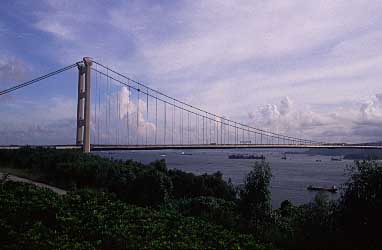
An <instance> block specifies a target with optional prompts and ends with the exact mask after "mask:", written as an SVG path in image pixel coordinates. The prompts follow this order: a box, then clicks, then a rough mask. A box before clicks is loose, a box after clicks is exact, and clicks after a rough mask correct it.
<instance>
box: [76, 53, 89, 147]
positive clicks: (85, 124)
mask: <svg viewBox="0 0 382 250" xmlns="http://www.w3.org/2000/svg"><path fill="white" fill-rule="evenodd" d="M77 66H78V102H77V136H76V144H77V145H82V149H83V152H84V153H89V152H90V93H91V92H90V87H91V66H92V59H91V58H90V57H84V59H83V62H80V63H78V64H77Z"/></svg>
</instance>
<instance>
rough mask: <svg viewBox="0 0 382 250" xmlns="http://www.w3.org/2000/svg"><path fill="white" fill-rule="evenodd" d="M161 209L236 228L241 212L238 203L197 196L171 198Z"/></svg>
mask: <svg viewBox="0 0 382 250" xmlns="http://www.w3.org/2000/svg"><path fill="white" fill-rule="evenodd" d="M161 210H163V211H169V212H176V213H180V214H182V215H183V216H191V217H198V218H201V219H203V220H205V221H208V222H210V223H214V224H218V225H222V226H224V227H225V228H231V229H235V228H237V226H238V221H239V213H238V208H237V205H236V203H234V202H232V201H226V200H223V199H219V198H214V197H197V198H183V199H178V200H171V201H168V202H166V203H165V204H164V205H163V206H161Z"/></svg>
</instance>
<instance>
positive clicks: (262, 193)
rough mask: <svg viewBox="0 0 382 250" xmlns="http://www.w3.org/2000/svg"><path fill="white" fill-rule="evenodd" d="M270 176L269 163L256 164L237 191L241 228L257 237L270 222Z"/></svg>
mask: <svg viewBox="0 0 382 250" xmlns="http://www.w3.org/2000/svg"><path fill="white" fill-rule="evenodd" d="M271 176H272V175H271V170H270V166H269V163H267V162H265V161H262V162H260V163H259V162H256V163H255V165H254V166H253V170H252V171H250V172H249V173H248V174H247V175H246V177H245V180H244V186H243V188H242V189H241V190H240V191H239V194H240V210H241V214H242V217H243V221H242V222H243V226H244V227H245V228H246V229H247V230H249V231H254V232H256V234H258V235H260V234H262V233H264V232H265V231H266V227H267V226H268V225H269V223H270V222H271V212H272V208H271V195H270V191H269V185H270V180H271Z"/></svg>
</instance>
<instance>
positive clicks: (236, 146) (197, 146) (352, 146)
mask: <svg viewBox="0 0 382 250" xmlns="http://www.w3.org/2000/svg"><path fill="white" fill-rule="evenodd" d="M24 146H26V145H9V146H0V149H18V148H21V147H24ZM28 146H30V147H46V148H55V149H81V148H82V146H78V145H28ZM239 148H243V149H248V148H254V149H299V148H301V149H304V148H305V149H311V148H326V149H338V148H343V149H381V150H382V146H379V145H362V144H319V145H314V144H310V145H309V144H307V145H302V144H301V145H297V144H191V145H181V144H171V145H170V144H168V145H95V144H93V145H91V150H92V151H109V150H163V149H239Z"/></svg>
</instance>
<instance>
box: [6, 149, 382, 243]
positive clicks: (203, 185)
mask: <svg viewBox="0 0 382 250" xmlns="http://www.w3.org/2000/svg"><path fill="white" fill-rule="evenodd" d="M0 167H1V168H4V167H6V168H8V169H17V171H21V172H24V173H27V174H30V175H33V176H38V178H39V179H40V181H41V180H42V181H44V182H47V183H50V184H52V185H56V186H59V187H63V188H66V189H70V190H72V192H70V193H69V194H68V195H65V196H62V197H60V196H58V195H56V194H54V193H52V192H50V191H47V190H44V189H41V188H36V187H33V186H30V185H26V184H18V183H12V182H3V183H2V184H1V187H0V237H1V241H2V242H5V244H3V245H2V247H3V248H4V247H5V248H4V249H23V248H24V249H270V248H274V249H381V248H382V239H381V238H380V237H379V227H380V225H381V224H382V215H381V213H380V210H381V208H382V166H381V164H379V163H377V162H373V161H364V162H356V166H355V167H354V168H353V169H351V175H350V179H349V181H348V182H347V183H346V185H345V186H344V189H343V193H342V196H341V198H340V199H339V200H338V201H329V200H328V198H327V197H326V196H325V195H324V194H319V195H317V197H316V198H315V199H314V200H313V201H312V202H311V203H309V204H305V205H302V206H294V205H293V204H291V203H290V202H289V201H284V202H283V203H282V204H281V208H279V209H277V210H272V208H271V205H270V193H269V183H270V179H271V171H270V166H269V164H268V163H266V162H257V163H255V165H254V168H253V170H252V171H251V172H250V173H249V174H248V175H247V176H246V178H245V185H244V187H243V188H241V189H235V188H234V187H233V186H232V185H231V184H229V183H226V182H225V181H224V180H223V179H222V175H221V174H220V173H215V174H213V175H207V174H205V175H202V176H195V175H193V174H189V173H184V172H182V171H179V170H167V169H166V167H165V163H164V162H161V161H159V162H154V163H152V164H150V165H142V164H139V163H136V162H132V161H126V162H124V161H114V160H108V159H104V158H101V157H98V156H94V155H84V154H82V153H80V152H77V151H55V150H48V149H40V148H38V149H31V148H24V149H21V150H17V151H6V150H5V151H0ZM256 242H260V244H259V243H256Z"/></svg>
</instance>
